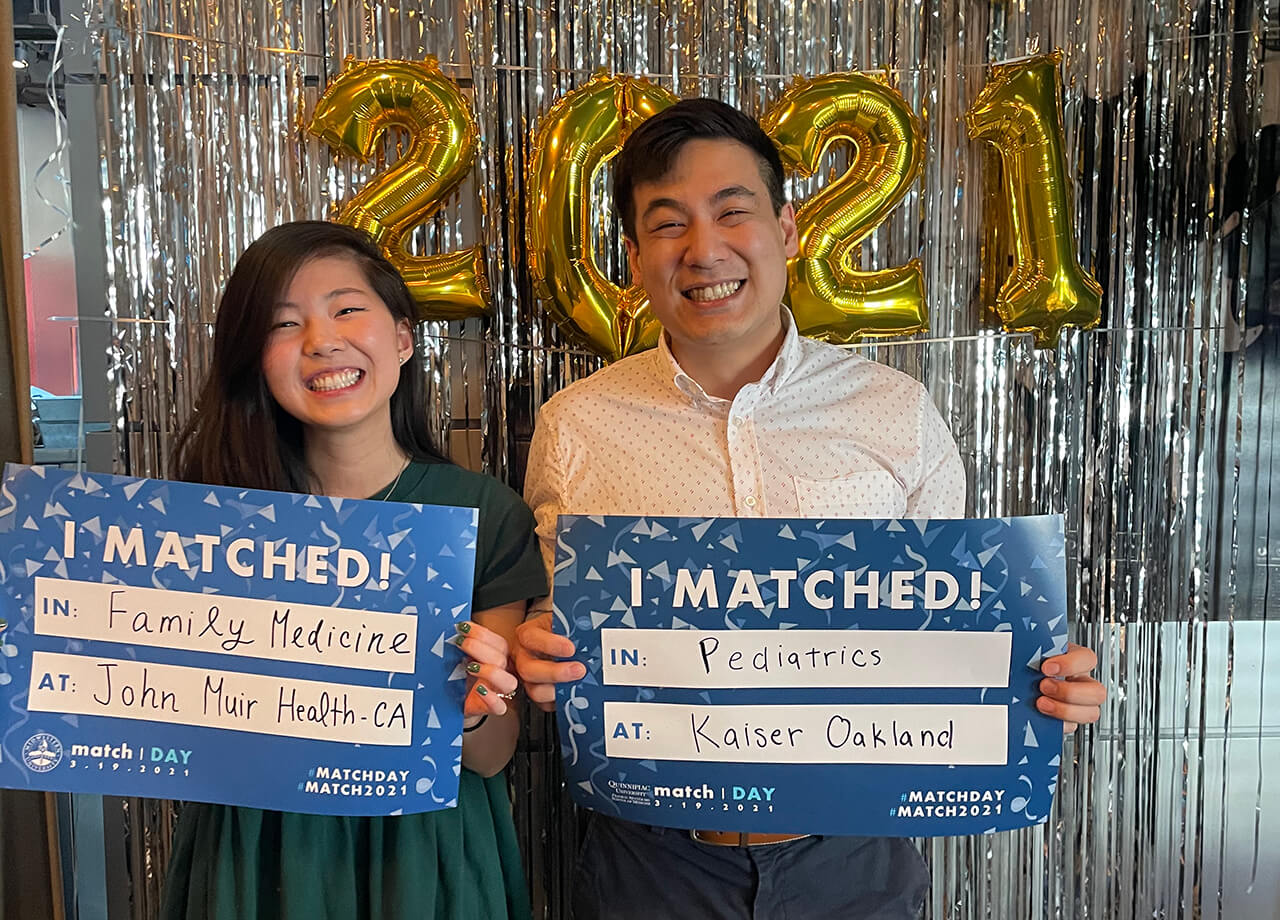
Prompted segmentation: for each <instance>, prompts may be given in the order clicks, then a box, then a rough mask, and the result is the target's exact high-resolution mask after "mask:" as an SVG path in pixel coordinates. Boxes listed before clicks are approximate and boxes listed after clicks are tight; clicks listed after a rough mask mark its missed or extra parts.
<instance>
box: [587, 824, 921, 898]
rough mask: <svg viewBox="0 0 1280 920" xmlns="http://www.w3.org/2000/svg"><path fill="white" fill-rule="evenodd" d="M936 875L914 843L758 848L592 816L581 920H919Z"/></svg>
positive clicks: (834, 840)
mask: <svg viewBox="0 0 1280 920" xmlns="http://www.w3.org/2000/svg"><path fill="white" fill-rule="evenodd" d="M928 890H929V872H928V869H927V868H926V867H925V863H924V860H923V859H922V858H921V857H920V854H919V852H917V850H916V848H915V847H914V846H913V845H912V844H911V841H909V840H903V839H899V838H893V837H802V838H800V839H798V840H790V841H786V842H784V843H775V844H767V845H764V846H753V847H746V848H743V847H720V846H711V845H708V844H705V843H699V842H697V841H695V840H693V839H692V838H691V837H690V836H689V832H688V831H684V830H674V829H670V828H660V827H649V826H648V825H644V824H632V823H631V822H628V821H619V820H617V819H616V818H610V817H607V816H605V815H601V814H594V815H592V816H591V821H590V825H589V826H588V829H587V834H586V837H585V839H584V840H583V843H582V852H581V854H580V856H579V859H578V870H577V876H576V878H575V880H574V891H573V916H574V920H667V918H684V917H688V918H693V920H748V918H752V920H765V918H767V920H837V918H838V920H917V918H918V917H919V916H920V908H921V907H922V906H923V904H924V899H925V895H926V894H927V893H928Z"/></svg>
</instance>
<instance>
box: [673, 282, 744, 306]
mask: <svg viewBox="0 0 1280 920" xmlns="http://www.w3.org/2000/svg"><path fill="white" fill-rule="evenodd" d="M740 287H742V282H741V281H725V282H722V283H721V284H713V285H711V286H710V287H699V288H690V289H689V293H688V294H687V295H686V296H688V298H689V299H690V300H701V301H708V300H722V299H723V298H725V297H728V296H729V295H730V294H733V293H735V292H736V291H737V290H738V288H740Z"/></svg>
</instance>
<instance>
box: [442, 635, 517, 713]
mask: <svg viewBox="0 0 1280 920" xmlns="http://www.w3.org/2000/svg"><path fill="white" fill-rule="evenodd" d="M457 630H458V634H457V635H456V636H455V637H454V640H453V641H454V642H455V643H456V644H457V646H458V648H460V649H462V652H463V654H464V655H466V656H467V657H468V658H470V659H471V660H470V661H469V662H468V663H467V695H466V698H465V700H464V702H463V710H462V711H463V716H464V718H463V725H464V726H471V725H474V724H476V723H477V722H479V721H480V719H481V717H483V716H488V715H493V716H500V715H504V714H506V712H507V708H508V707H507V702H508V700H510V699H511V698H512V696H514V695H515V692H516V689H517V688H518V687H519V686H520V682H519V681H518V680H517V679H516V676H515V675H514V674H512V673H511V672H510V671H509V670H507V668H508V666H509V664H508V662H509V660H510V654H511V652H510V647H509V645H508V643H507V640H506V639H505V638H503V637H502V635H500V634H499V633H496V632H494V631H493V630H492V629H488V628H487V627H484V626H481V625H480V624H479V623H476V622H473V621H470V620H467V621H464V622H461V623H458V624H457Z"/></svg>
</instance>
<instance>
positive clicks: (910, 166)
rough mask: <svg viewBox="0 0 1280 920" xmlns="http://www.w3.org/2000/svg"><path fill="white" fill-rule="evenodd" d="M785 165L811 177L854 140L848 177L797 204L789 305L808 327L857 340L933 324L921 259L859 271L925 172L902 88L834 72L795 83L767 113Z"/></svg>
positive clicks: (919, 137)
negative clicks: (871, 237) (877, 235)
mask: <svg viewBox="0 0 1280 920" xmlns="http://www.w3.org/2000/svg"><path fill="white" fill-rule="evenodd" d="M760 123H761V125H762V126H763V127H764V129H765V131H766V133H768V134H769V136H770V137H772V138H773V140H774V143H776V144H777V145H778V152H779V153H780V154H781V155H782V161H783V164H784V165H785V166H786V167H787V169H788V170H792V171H795V172H799V173H801V174H802V175H805V176H812V175H813V174H814V173H815V172H816V171H817V170H818V168H819V167H820V165H821V163H822V157H823V154H824V153H825V152H826V150H827V148H828V147H830V146H831V145H832V144H833V143H838V142H842V141H843V142H846V143H849V144H851V145H852V146H853V157H852V161H851V163H850V165H849V168H848V169H847V170H846V171H845V173H844V175H842V176H840V178H839V179H837V180H836V181H835V182H832V183H831V184H829V185H827V186H826V187H824V188H823V189H822V190H821V191H820V192H818V193H817V194H816V195H815V196H813V197H812V198H810V199H809V200H808V201H806V202H804V203H803V204H802V205H800V208H799V210H798V211H797V212H796V226H797V229H798V231H799V236H800V251H799V253H798V254H797V255H796V257H795V258H794V259H792V260H791V262H790V264H789V266H788V269H789V275H790V281H789V293H790V302H791V312H792V313H793V314H794V315H795V318H796V325H797V328H798V329H799V331H800V332H801V333H803V334H804V335H808V336H812V337H814V338H821V339H826V340H828V341H831V342H850V341H854V340H856V339H858V338H860V337H861V336H863V335H901V334H906V333H911V332H919V331H921V330H924V329H928V327H929V322H928V312H927V310H926V309H925V304H924V277H923V273H922V271H921V267H920V261H919V260H918V259H912V260H911V261H910V262H908V263H907V264H906V265H903V266H901V267H898V268H888V269H884V270H881V271H870V272H866V271H859V270H858V269H856V268H854V266H855V265H857V264H858V259H859V255H860V252H859V246H858V244H859V243H860V242H861V241H862V240H863V239H865V238H866V237H867V235H868V234H870V233H871V231H873V230H874V229H875V228H876V227H878V226H879V225H880V223H881V222H882V221H883V220H884V219H885V217H887V216H888V214H889V212H890V211H892V210H893V209H894V207H895V206H896V205H897V204H898V202H899V201H901V200H902V197H903V196H904V195H905V194H906V193H907V190H908V189H909V188H910V187H911V184H912V183H913V182H915V180H916V177H917V176H918V175H919V174H920V168H921V165H922V163H923V161H924V137H923V134H922V132H921V129H920V122H919V121H918V120H917V119H916V117H915V114H914V113H913V112H912V111H911V107H910V106H908V105H907V102H906V100H905V99H903V98H902V95H901V94H900V93H899V92H898V91H897V90H895V89H893V88H892V87H891V86H889V84H888V81H887V80H886V79H885V78H884V77H882V76H879V75H872V74H861V73H833V74H827V75H825V76H821V77H817V78H815V79H812V80H808V79H804V78H801V79H799V80H797V81H796V82H795V83H793V84H792V85H791V86H789V87H788V88H787V90H786V92H784V93H783V94H782V96H780V97H779V98H778V99H777V100H776V101H775V102H774V103H773V105H772V106H770V107H769V111H768V112H766V113H765V115H764V117H763V118H762V119H761V120H760Z"/></svg>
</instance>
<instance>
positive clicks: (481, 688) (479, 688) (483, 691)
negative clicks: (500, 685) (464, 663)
mask: <svg viewBox="0 0 1280 920" xmlns="http://www.w3.org/2000/svg"><path fill="white" fill-rule="evenodd" d="M476 693H478V694H480V695H481V696H488V695H489V688H488V687H486V686H485V685H484V684H476Z"/></svg>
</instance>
